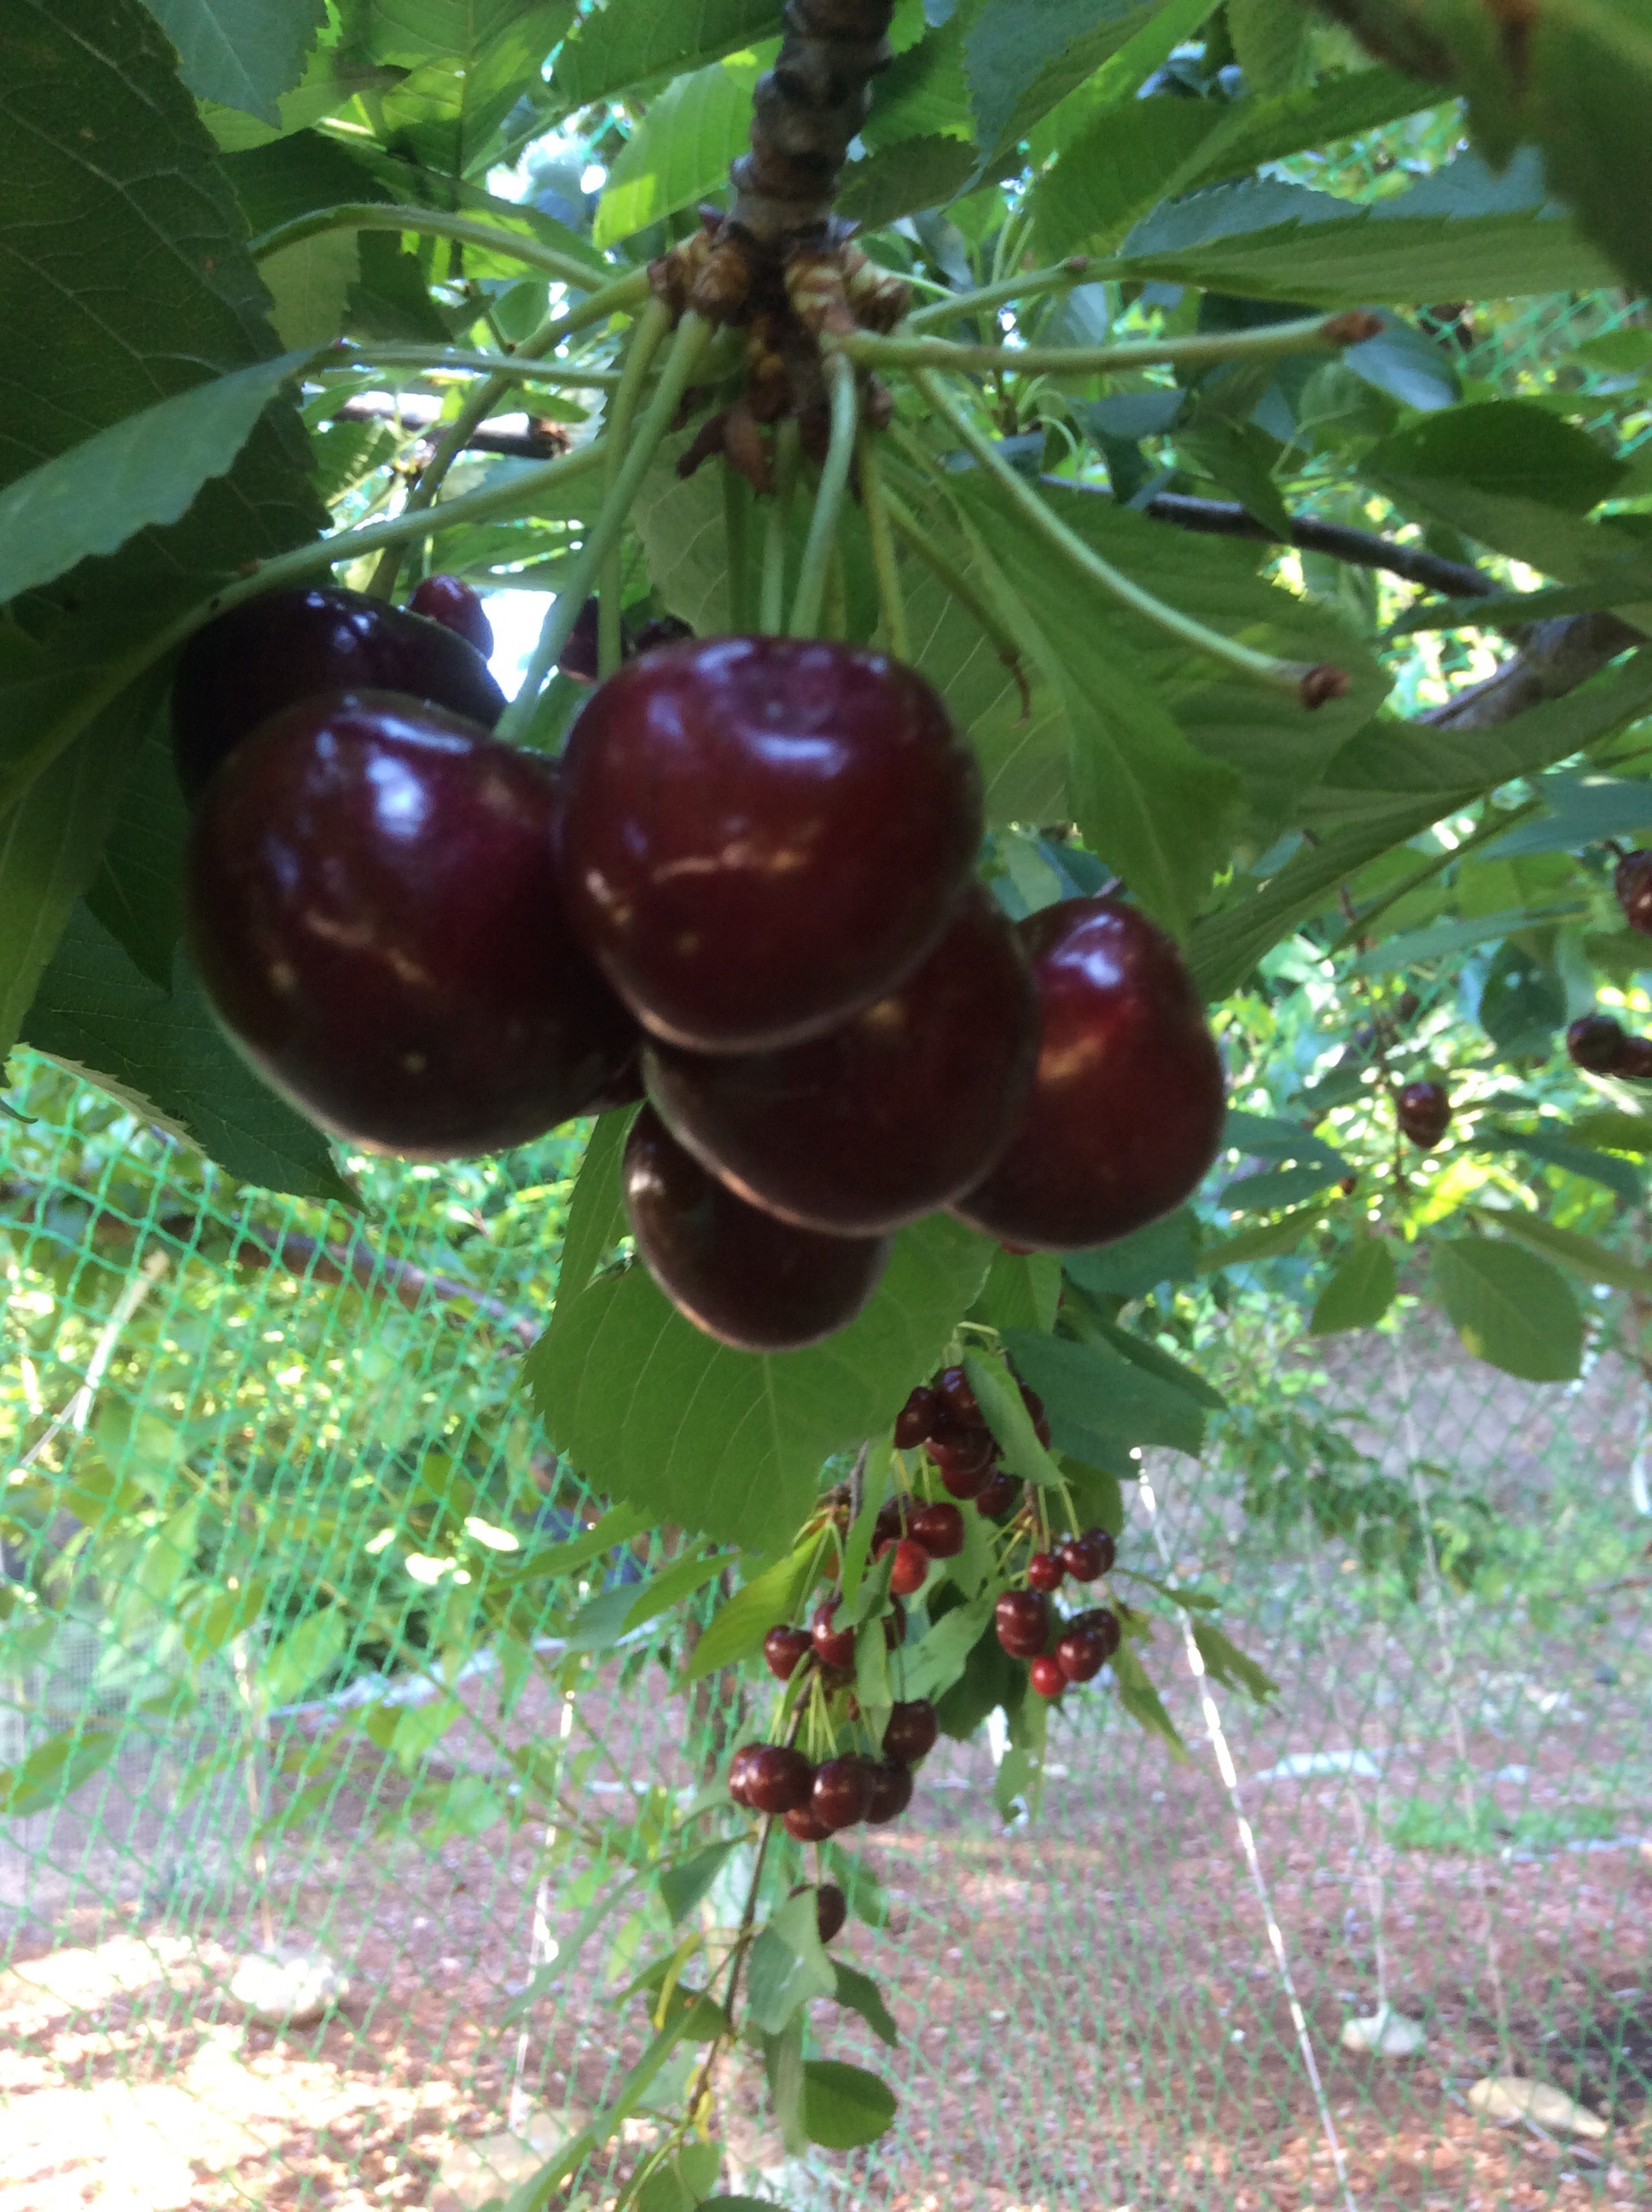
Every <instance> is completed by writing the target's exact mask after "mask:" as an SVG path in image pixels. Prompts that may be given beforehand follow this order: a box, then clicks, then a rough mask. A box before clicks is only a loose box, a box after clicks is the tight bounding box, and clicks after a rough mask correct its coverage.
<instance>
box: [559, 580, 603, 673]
mask: <svg viewBox="0 0 1652 2212" xmlns="http://www.w3.org/2000/svg"><path fill="white" fill-rule="evenodd" d="M597 622H598V607H597V601H596V599H595V597H594V595H593V596H592V598H590V599H586V600H585V601H584V602H583V603H582V605H580V611H579V613H578V614H576V615H575V616H574V627H573V629H571V630H569V632H568V639H567V642H566V643H565V644H564V645H563V647H562V653H561V654H560V656H559V658H558V659H557V662H556V672H557V674H558V675H559V676H566V677H567V678H568V679H569V680H570V682H572V683H574V684H594V683H595V682H596V680H597Z"/></svg>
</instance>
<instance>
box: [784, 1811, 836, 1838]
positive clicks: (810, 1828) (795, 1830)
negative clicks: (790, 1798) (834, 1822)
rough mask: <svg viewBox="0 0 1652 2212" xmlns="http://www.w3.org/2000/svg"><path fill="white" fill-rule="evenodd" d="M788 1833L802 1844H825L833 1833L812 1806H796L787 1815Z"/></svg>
mask: <svg viewBox="0 0 1652 2212" xmlns="http://www.w3.org/2000/svg"><path fill="white" fill-rule="evenodd" d="M786 1832H787V1835H788V1836H791V1837H793V1838H795V1839H796V1841H797V1842H799V1843H800V1844H823V1843H824V1842H825V1840H826V1838H828V1836H829V1835H830V1834H831V1830H830V1829H829V1827H828V1826H826V1823H825V1822H824V1821H823V1820H822V1819H821V1817H820V1815H819V1814H818V1813H817V1812H816V1810H815V1808H814V1807H813V1806H812V1805H796V1806H793V1808H792V1810H791V1811H790V1812H789V1813H788V1814H787V1815H786Z"/></svg>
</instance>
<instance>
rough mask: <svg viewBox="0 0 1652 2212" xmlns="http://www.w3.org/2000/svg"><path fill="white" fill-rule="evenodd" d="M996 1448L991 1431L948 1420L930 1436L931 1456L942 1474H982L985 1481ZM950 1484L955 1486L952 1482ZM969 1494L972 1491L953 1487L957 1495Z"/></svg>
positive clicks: (964, 1475) (953, 1492)
mask: <svg viewBox="0 0 1652 2212" xmlns="http://www.w3.org/2000/svg"><path fill="white" fill-rule="evenodd" d="M997 1449H998V1447H997V1445H996V1444H995V1443H994V1442H993V1432H992V1431H991V1430H990V1429H988V1428H984V1427H983V1428H972V1429H966V1428H964V1427H963V1426H962V1425H952V1424H950V1423H949V1425H947V1426H945V1427H944V1428H938V1429H937V1430H936V1431H934V1433H933V1434H932V1436H931V1437H930V1439H929V1456H930V1457H931V1459H932V1460H933V1461H934V1462H935V1465H936V1466H937V1468H938V1469H939V1470H940V1472H941V1474H942V1475H943V1476H946V1475H958V1476H962V1477H965V1478H968V1477H969V1476H970V1475H980V1476H981V1479H982V1480H983V1481H984V1480H986V1477H987V1474H988V1472H989V1471H990V1469H991V1468H992V1464H993V1456H994V1455H995V1453H996V1451H997ZM947 1487H948V1489H949V1490H951V1489H952V1486H951V1483H950V1482H949V1483H948V1485H947ZM966 1494H972V1493H966V1492H962V1491H957V1490H952V1495H953V1496H954V1497H955V1498H958V1497H963V1496H965V1495H966Z"/></svg>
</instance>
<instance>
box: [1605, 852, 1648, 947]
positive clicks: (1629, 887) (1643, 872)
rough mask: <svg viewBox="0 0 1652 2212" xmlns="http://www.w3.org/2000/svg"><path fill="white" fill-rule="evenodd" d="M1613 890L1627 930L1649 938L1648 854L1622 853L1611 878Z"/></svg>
mask: <svg viewBox="0 0 1652 2212" xmlns="http://www.w3.org/2000/svg"><path fill="white" fill-rule="evenodd" d="M1613 890H1615V891H1616V892H1617V894H1618V903H1619V906H1620V907H1622V908H1623V910H1624V920H1625V921H1626V922H1627V923H1628V924H1629V926H1630V927H1631V929H1638V930H1639V931H1641V932H1642V933H1643V935H1648V936H1652V853H1648V852H1636V853H1625V854H1624V856H1623V858H1622V860H1619V863H1618V866H1617V870H1616V872H1615V873H1614V875H1613Z"/></svg>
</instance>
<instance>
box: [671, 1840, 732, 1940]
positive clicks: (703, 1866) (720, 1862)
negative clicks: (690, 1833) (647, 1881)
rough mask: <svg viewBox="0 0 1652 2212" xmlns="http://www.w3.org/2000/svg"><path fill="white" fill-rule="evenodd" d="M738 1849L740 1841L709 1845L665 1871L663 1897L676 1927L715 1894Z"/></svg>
mask: <svg viewBox="0 0 1652 2212" xmlns="http://www.w3.org/2000/svg"><path fill="white" fill-rule="evenodd" d="M735 1850H738V1843H736V1842H733V1841H731V1842H728V1843H721V1844H707V1846H706V1848H705V1850H703V1851H696V1852H695V1854H694V1857H692V1858H688V1859H683V1860H682V1861H681V1862H680V1863H678V1864H677V1865H676V1866H673V1867H666V1868H665V1869H663V1870H662V1872H661V1874H660V1876H659V1898H660V1902H661V1904H662V1905H664V1906H665V1911H666V1913H667V1915H668V1917H670V1920H671V1925H672V1927H673V1928H675V1927H676V1926H677V1924H678V1923H679V1922H681V1921H683V1920H686V1919H687V1918H688V1917H689V1913H691V1912H692V1911H694V1909H695V1905H698V1904H700V1902H701V1899H704V1898H707V1897H708V1896H709V1895H710V1894H711V1888H712V1884H713V1883H714V1881H716V1879H717V1877H718V1875H720V1874H721V1872H722V1871H723V1869H724V1868H725V1867H726V1865H727V1864H728V1862H729V1859H730V1857H732V1854H733V1853H734V1851H735Z"/></svg>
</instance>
